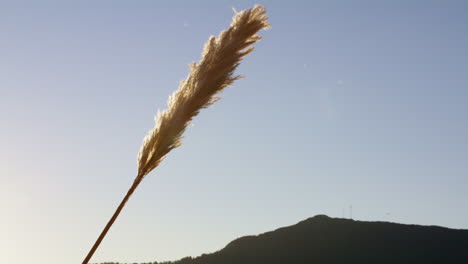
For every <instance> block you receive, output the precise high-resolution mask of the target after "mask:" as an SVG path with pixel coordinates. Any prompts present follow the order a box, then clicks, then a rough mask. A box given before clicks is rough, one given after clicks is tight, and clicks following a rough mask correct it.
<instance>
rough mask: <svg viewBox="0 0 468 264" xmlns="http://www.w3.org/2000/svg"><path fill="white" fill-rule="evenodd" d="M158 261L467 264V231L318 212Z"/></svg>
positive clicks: (200, 263) (203, 263) (176, 263)
mask: <svg viewBox="0 0 468 264" xmlns="http://www.w3.org/2000/svg"><path fill="white" fill-rule="evenodd" d="M152 263H158V262H152ZM162 263H164V264H167V263H173V264H276V263H278V264H279V263H281V264H285V263H287V264H296V263H311V264H314V263H318V264H325V263H326V264H335V263H411V264H414V263H468V230H461V229H449V228H444V227H439V226H419V225H405V224H397V223H389V222H366V221H355V220H351V219H342V218H330V217H328V216H325V215H317V216H315V217H311V218H308V219H306V220H304V221H301V222H299V223H297V224H295V225H292V226H288V227H283V228H279V229H277V230H275V231H271V232H267V233H263V234H260V235H256V236H245V237H241V238H238V239H236V240H234V241H232V242H230V243H229V244H228V245H227V246H226V247H225V248H223V249H221V250H220V251H217V252H215V253H212V254H203V255H201V256H199V257H196V258H191V257H187V258H184V259H181V260H179V261H174V262H159V264H162Z"/></svg>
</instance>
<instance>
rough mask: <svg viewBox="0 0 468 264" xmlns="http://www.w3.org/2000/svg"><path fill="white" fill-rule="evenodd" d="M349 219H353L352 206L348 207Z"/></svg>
mask: <svg viewBox="0 0 468 264" xmlns="http://www.w3.org/2000/svg"><path fill="white" fill-rule="evenodd" d="M349 219H353V205H350V206H349Z"/></svg>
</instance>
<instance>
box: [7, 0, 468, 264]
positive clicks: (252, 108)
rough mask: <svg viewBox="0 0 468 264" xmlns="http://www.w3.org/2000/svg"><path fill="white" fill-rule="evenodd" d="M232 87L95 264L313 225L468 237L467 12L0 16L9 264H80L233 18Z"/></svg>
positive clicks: (42, 12)
mask: <svg viewBox="0 0 468 264" xmlns="http://www.w3.org/2000/svg"><path fill="white" fill-rule="evenodd" d="M254 3H260V4H264V5H266V7H267V10H268V15H269V17H270V22H271V24H272V28H271V29H270V30H268V31H263V32H262V33H261V35H262V36H264V39H263V40H262V41H261V42H260V43H258V45H256V50H255V51H254V52H253V53H252V54H250V55H249V56H248V57H247V58H246V59H245V61H244V62H243V64H242V65H241V66H240V67H239V68H238V71H237V73H238V74H242V75H245V76H246V78H245V79H242V80H240V81H238V82H236V83H235V85H234V86H232V87H229V88H228V89H227V90H226V91H225V92H224V93H223V94H222V100H221V101H219V102H218V103H217V104H216V105H215V106H214V107H211V108H209V109H207V110H205V111H203V112H202V113H201V114H200V116H198V117H197V118H196V119H195V121H194V125H193V126H192V127H190V129H189V131H187V133H186V137H185V141H184V145H183V146H182V147H180V148H178V149H176V150H174V151H173V152H171V153H170V155H169V156H168V158H167V159H166V160H165V161H164V162H163V163H162V165H161V166H160V167H159V168H157V169H156V170H155V171H154V172H152V173H151V174H150V175H149V176H148V177H147V178H146V179H145V181H144V182H143V184H142V185H141V186H140V188H139V189H138V190H137V192H136V193H135V195H134V196H133V197H132V198H131V200H130V202H129V203H128V204H127V207H126V208H125V209H124V211H123V213H122V214H121V216H120V218H119V219H118V220H117V222H116V223H115V225H114V226H113V228H112V229H111V231H110V232H109V233H108V235H107V237H106V239H105V240H104V242H103V243H102V245H101V247H100V248H99V249H98V251H97V253H96V254H95V258H93V261H95V262H98V261H121V262H124V261H128V262H134V261H135V262H137V261H154V260H173V259H177V258H180V257H184V256H188V255H199V254H201V253H207V252H212V251H215V250H218V249H220V248H222V247H223V246H224V245H225V244H226V243H228V242H229V241H231V240H232V239H234V238H236V237H239V236H242V235H247V234H258V233H261V232H264V231H268V230H272V229H275V228H277V227H281V226H285V225H290V224H294V223H296V222H298V221H300V220H303V219H305V218H307V217H310V216H314V215H316V214H327V215H329V216H333V217H341V216H342V212H343V210H344V211H345V216H346V217H348V216H349V206H350V205H352V206H353V217H354V218H355V219H358V220H371V221H375V220H382V221H394V222H401V223H412V224H424V225H428V224H433V225H442V226H447V227H452V228H468V210H467V201H468V192H467V189H468V177H467V176H468V169H467V165H466V164H467V160H468V151H467V149H468V119H467V114H468V104H467V99H468V74H467V72H468V48H467V47H468V34H467V32H468V30H467V29H468V26H467V25H468V16H466V10H467V9H468V4H467V2H466V1H442V0H441V1H426V0H425V1H352V2H351V1H344V0H343V1H297V2H286V1H257V2H253V1H238V2H236V1H203V2H202V1H190V2H189V1H109V0H105V1H74V2H71V1H55V2H52V1H30V2H24V1H17V2H16V1H10V3H7V2H4V1H2V2H1V3H0V121H1V129H0V209H1V212H2V214H1V217H0V234H1V235H0V262H1V263H9V264H20V263H33V262H34V263H49V264H59V263H60V264H63V263H81V261H82V259H83V258H84V256H85V255H86V253H87V252H88V250H89V248H90V247H91V245H92V243H93V242H94V241H95V239H96V238H97V236H98V234H99V232H100V231H101V229H102V228H103V226H104V224H105V223H106V221H107V220H108V218H109V217H110V216H111V214H112V213H113V211H114V209H115V207H116V206H117V205H118V203H119V202H120V200H121V198H122V197H123V195H124V194H125V192H126V191H127V188H128V187H129V186H130V184H131V182H132V181H133V178H134V176H135V173H136V156H137V152H138V150H139V146H140V143H141V140H142V138H143V136H144V135H145V134H146V132H147V131H148V130H149V129H150V128H151V127H152V126H153V124H154V123H153V116H154V114H155V112H156V110H157V109H158V108H165V106H166V105H165V104H166V100H167V97H168V95H169V94H170V93H171V92H172V91H173V90H175V89H176V88H177V86H178V82H179V81H180V80H181V79H183V78H185V76H186V74H187V72H188V67H187V65H188V64H189V63H191V62H194V61H197V60H198V59H199V58H200V53H201V50H202V47H203V44H204V42H205V41H206V40H207V38H208V36H209V35H212V34H218V33H219V31H220V30H222V29H224V28H226V27H227V26H228V25H229V23H230V20H231V17H232V14H233V13H232V10H231V8H232V7H235V8H236V9H237V10H241V9H245V8H248V7H251V6H253V4H254Z"/></svg>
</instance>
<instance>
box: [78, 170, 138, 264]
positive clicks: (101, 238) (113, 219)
mask: <svg viewBox="0 0 468 264" xmlns="http://www.w3.org/2000/svg"><path fill="white" fill-rule="evenodd" d="M140 182H141V179H139V177H137V178H136V179H135V181H133V184H132V186H131V187H130V189H128V192H127V194H126V195H125V197H124V198H123V200H122V202H121V203H120V205H119V207H117V209H116V210H115V212H114V215H113V216H112V217H111V219H110V220H109V222H107V225H106V227H104V230H102V232H101V235H99V238H98V239H97V240H96V242H95V243H94V245H93V247H92V248H91V250H90V251H89V253H88V255H87V256H86V258H85V259H84V260H83V264H88V262H89V260H90V259H91V257H92V256H93V254H94V252H95V251H96V249H97V248H98V247H99V244H101V242H102V240H103V239H104V237H105V236H106V234H107V231H109V229H110V227H111V226H112V224H113V223H114V222H115V219H117V217H118V216H119V214H120V211H122V209H123V208H124V206H125V203H127V201H128V199H129V198H130V196H131V195H132V194H133V192H134V191H135V189H136V188H137V187H138V184H140Z"/></svg>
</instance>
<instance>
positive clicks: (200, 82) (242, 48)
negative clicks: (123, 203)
mask: <svg viewBox="0 0 468 264" xmlns="http://www.w3.org/2000/svg"><path fill="white" fill-rule="evenodd" d="M268 27H270V25H269V24H268V18H267V16H266V10H265V8H264V7H263V6H255V7H254V8H252V9H247V10H244V11H242V12H237V11H235V15H234V17H233V19H232V23H231V26H230V27H229V28H228V29H227V30H225V31H223V32H221V33H220V35H219V36H218V37H213V36H212V37H210V38H209V40H208V42H207V43H206V44H205V47H204V49H203V53H202V58H201V60H200V61H199V62H198V63H193V64H191V65H190V73H189V74H188V76H187V78H186V79H185V80H184V81H181V82H180V84H179V89H178V90H177V91H175V92H174V93H173V94H172V95H171V96H170V97H169V100H168V103H167V109H166V110H164V111H158V113H157V115H156V124H155V127H154V128H153V129H151V130H150V131H149V132H148V134H147V135H146V137H145V138H144V140H143V143H142V146H141V149H140V152H139V153H138V175H137V179H136V180H138V181H141V180H142V179H143V177H144V176H145V175H147V174H148V173H149V172H151V171H152V170H153V169H154V168H156V167H157V166H158V165H159V163H160V162H161V161H162V160H163V159H164V157H165V156H166V155H167V153H169V151H171V150H172V149H174V148H176V147H178V146H180V145H181V144H182V134H183V132H184V131H185V129H186V128H187V126H188V125H189V124H190V121H191V120H192V119H193V118H194V117H195V116H196V115H197V114H198V113H199V112H200V110H201V109H202V108H206V107H208V106H210V105H212V104H214V103H215V102H216V101H218V100H219V97H217V96H216V95H217V94H218V93H220V92H221V91H222V90H223V89H224V88H226V87H227V86H229V85H231V84H232V83H233V82H234V81H235V80H237V79H239V78H240V76H234V75H233V74H234V70H235V69H236V68H237V66H239V64H240V62H241V60H242V58H243V57H244V56H246V55H247V54H249V53H250V52H252V50H253V47H252V46H251V45H252V44H254V43H255V42H257V41H259V40H260V39H261V37H260V36H257V35H256V34H257V32H258V31H259V30H261V29H266V28H268Z"/></svg>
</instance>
